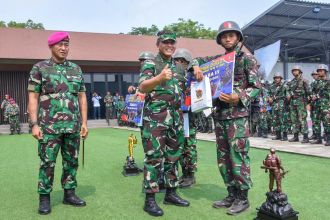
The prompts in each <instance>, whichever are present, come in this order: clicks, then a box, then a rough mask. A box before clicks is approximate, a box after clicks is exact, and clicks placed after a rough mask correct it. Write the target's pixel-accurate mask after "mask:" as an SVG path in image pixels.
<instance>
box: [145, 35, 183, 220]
mask: <svg viewBox="0 0 330 220" xmlns="http://www.w3.org/2000/svg"><path fill="white" fill-rule="evenodd" d="M157 35H158V39H157V43H156V45H157V47H158V50H159V53H158V54H157V56H156V58H155V61H146V62H144V64H143V66H142V68H141V74H140V79H139V91H140V92H142V93H145V94H146V96H145V104H144V110H143V111H144V112H143V114H144V116H143V128H142V143H143V148H144V153H145V159H144V189H145V192H146V199H145V205H144V210H145V211H146V212H147V213H149V214H150V215H153V216H161V215H163V211H162V209H161V208H160V207H159V206H158V205H157V203H156V201H155V193H156V192H158V191H159V187H158V176H159V175H158V173H159V170H160V169H159V168H160V166H161V164H162V163H163V164H164V176H165V187H166V194H165V198H164V203H165V204H173V205H177V206H189V202H188V201H186V200H184V199H182V198H180V197H179V196H178V195H177V193H176V188H177V187H178V183H179V181H178V170H177V168H178V161H179V159H180V157H181V153H182V148H183V143H184V135H183V126H182V120H183V119H182V111H181V110H180V106H181V94H182V92H183V86H184V83H185V80H184V77H183V76H184V69H183V67H182V66H181V65H176V64H175V62H174V60H173V59H172V55H173V53H174V51H175V46H176V35H175V34H174V33H170V32H167V31H161V32H159V33H158V34H157Z"/></svg>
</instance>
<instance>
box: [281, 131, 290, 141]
mask: <svg viewBox="0 0 330 220" xmlns="http://www.w3.org/2000/svg"><path fill="white" fill-rule="evenodd" d="M287 140H288V133H287V132H283V135H282V138H281V141H287Z"/></svg>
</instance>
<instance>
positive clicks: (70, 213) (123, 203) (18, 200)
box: [0, 128, 330, 220]
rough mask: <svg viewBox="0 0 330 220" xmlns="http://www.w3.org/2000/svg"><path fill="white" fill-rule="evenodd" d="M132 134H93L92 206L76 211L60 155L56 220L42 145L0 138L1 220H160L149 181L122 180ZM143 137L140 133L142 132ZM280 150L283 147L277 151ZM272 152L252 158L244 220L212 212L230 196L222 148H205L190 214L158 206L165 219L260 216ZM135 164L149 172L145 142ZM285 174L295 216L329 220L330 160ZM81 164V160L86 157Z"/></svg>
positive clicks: (288, 165)
mask: <svg viewBox="0 0 330 220" xmlns="http://www.w3.org/2000/svg"><path fill="white" fill-rule="evenodd" d="M130 133H131V132H130V131H126V130H120V129H110V128H109V129H107V128H104V129H92V130H90V134H89V138H88V139H87V140H86V146H85V167H84V168H82V166H80V168H79V171H78V177H77V178H78V188H77V193H78V195H79V196H81V197H82V198H83V199H85V200H86V202H87V206H86V207H82V208H76V207H71V206H66V205H63V204H62V198H63V192H62V189H61V187H60V175H61V156H60V155H58V161H57V166H56V173H55V181H54V190H53V193H52V194H51V205H52V212H51V214H50V215H48V216H39V215H38V214H37V209H38V194H37V177H38V167H39V158H38V155H37V142H36V141H35V140H34V139H33V138H32V136H30V135H27V134H24V135H20V136H17V135H15V136H9V135H8V136H5V135H1V136H0V149H1V151H0V152H1V153H0V201H1V202H0V219H80V220H82V219H153V218H154V217H151V216H149V215H148V214H146V213H145V212H144V211H143V210H142V208H143V203H144V194H142V193H141V183H142V182H141V181H142V174H140V175H139V176H134V177H124V176H123V175H122V174H121V172H122V169H123V164H124V162H125V159H126V156H127V154H128V150H127V145H128V141H127V137H128V135H129V134H130ZM134 133H135V134H136V135H137V136H138V137H139V133H138V132H134ZM274 147H276V146H274ZM267 153H268V152H267V151H265V150H259V149H254V148H252V149H251V150H250V157H251V169H252V180H253V182H254V186H253V188H252V190H250V194H249V199H250V204H251V208H250V209H249V210H248V211H247V212H245V213H243V214H241V215H239V216H236V217H232V216H228V215H226V210H224V209H214V208H212V203H213V201H214V200H217V199H220V198H223V197H224V196H225V195H226V190H225V187H224V185H223V182H222V179H221V177H220V174H219V172H218V169H217V165H216V151H215V143H214V142H206V141H199V143H198V157H199V160H198V172H197V184H196V185H195V186H194V187H193V188H190V189H182V190H179V194H180V195H181V196H182V197H183V198H185V199H188V200H189V201H190V202H191V205H190V207H187V208H182V207H176V206H168V205H164V204H163V203H162V199H163V196H164V195H163V194H158V195H157V201H158V203H159V205H160V207H161V208H162V209H163V210H164V212H165V214H164V216H163V217H161V218H159V219H187V220H188V219H203V220H209V219H222V220H225V219H237V220H238V219H242V220H243V219H244V220H251V219H253V218H254V217H255V216H256V213H257V212H256V208H257V207H259V206H260V205H261V204H262V203H263V202H264V201H265V193H266V191H267V188H268V174H265V173H264V170H262V169H260V166H261V163H262V160H263V159H264V158H265V156H266V154H267ZM134 155H135V160H136V162H137V164H138V165H139V166H140V167H142V165H143V150H142V146H141V141H140V138H138V144H137V147H136V148H135V152H134ZM278 155H279V156H280V157H281V159H282V161H283V166H284V168H285V169H286V170H289V171H290V172H289V173H288V175H287V176H286V177H285V179H284V180H283V184H282V185H283V190H284V192H285V193H287V195H288V198H289V202H290V203H291V205H292V206H293V208H294V209H295V210H296V211H298V212H300V214H299V219H306V220H313V219H315V220H325V219H328V218H329V217H328V216H329V215H328V211H329V210H330V208H329V207H330V190H329V188H330V160H329V159H322V158H317V157H309V156H301V155H295V154H288V153H281V152H278ZM80 156H81V155H80Z"/></svg>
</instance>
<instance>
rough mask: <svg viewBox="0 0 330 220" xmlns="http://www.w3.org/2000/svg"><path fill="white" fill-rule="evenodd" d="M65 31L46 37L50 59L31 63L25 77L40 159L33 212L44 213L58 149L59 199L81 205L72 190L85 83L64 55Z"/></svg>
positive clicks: (81, 131)
mask: <svg viewBox="0 0 330 220" xmlns="http://www.w3.org/2000/svg"><path fill="white" fill-rule="evenodd" d="M69 38H70V37H69V34H68V33H66V32H55V33H53V34H51V35H50V36H49V38H48V46H49V49H50V51H51V58H50V59H48V60H44V61H41V62H39V63H37V64H35V65H34V66H33V68H32V70H31V72H30V77H29V85H28V91H29V105H28V110H29V113H30V121H31V122H30V123H31V126H32V135H33V137H34V138H36V139H37V140H38V142H39V143H38V153H39V157H40V160H41V163H40V169H39V181H38V193H39V195H40V199H39V213H40V214H48V213H50V211H51V208H50V193H51V191H52V189H53V179H54V168H55V162H56V157H57V154H58V152H59V151H61V154H62V160H63V163H62V164H63V173H62V178H61V183H62V188H63V189H64V199H63V203H64V204H68V205H73V206H85V205H86V203H85V201H83V200H82V199H80V198H79V197H78V196H76V194H75V188H76V187H77V180H76V174H77V169H78V153H79V144H80V137H82V138H86V137H87V134H88V129H87V101H86V94H85V91H86V88H85V85H84V80H83V75H82V71H81V69H80V67H79V66H78V65H76V64H74V63H72V62H70V61H68V60H67V59H66V58H67V56H68V53H69V44H70V43H69Z"/></svg>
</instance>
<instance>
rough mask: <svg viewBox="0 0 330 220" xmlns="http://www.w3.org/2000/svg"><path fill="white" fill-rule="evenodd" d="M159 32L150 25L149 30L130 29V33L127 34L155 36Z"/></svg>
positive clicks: (155, 27)
mask: <svg viewBox="0 0 330 220" xmlns="http://www.w3.org/2000/svg"><path fill="white" fill-rule="evenodd" d="M158 31H159V29H158V27H157V26H156V25H154V24H153V25H151V27H150V28H148V27H132V31H130V32H128V34H132V35H157V32H158Z"/></svg>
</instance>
